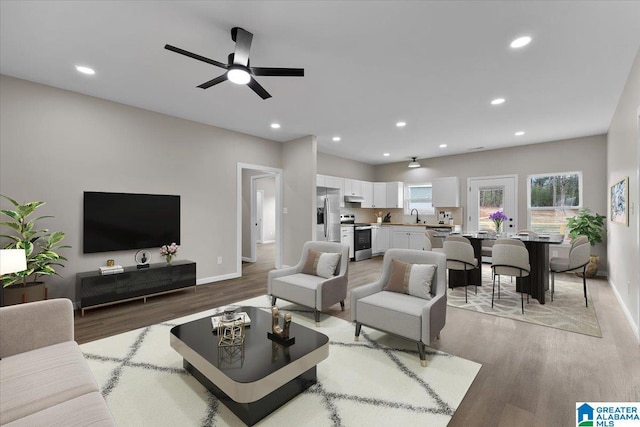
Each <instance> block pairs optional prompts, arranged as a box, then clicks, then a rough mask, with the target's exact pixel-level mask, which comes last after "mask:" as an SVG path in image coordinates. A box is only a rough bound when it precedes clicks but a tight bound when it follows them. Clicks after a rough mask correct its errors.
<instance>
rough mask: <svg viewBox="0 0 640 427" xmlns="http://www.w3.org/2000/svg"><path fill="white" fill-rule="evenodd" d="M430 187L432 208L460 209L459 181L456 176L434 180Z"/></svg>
mask: <svg viewBox="0 0 640 427" xmlns="http://www.w3.org/2000/svg"><path fill="white" fill-rule="evenodd" d="M431 185H432V204H433V206H434V207H437V208H452V207H460V179H459V178H458V177H457V176H452V177H448V178H437V179H434V180H433V181H431Z"/></svg>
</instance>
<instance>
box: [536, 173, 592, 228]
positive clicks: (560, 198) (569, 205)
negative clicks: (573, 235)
mask: <svg viewBox="0 0 640 427" xmlns="http://www.w3.org/2000/svg"><path fill="white" fill-rule="evenodd" d="M528 204H529V206H528V208H529V227H528V228H529V229H531V230H533V231H537V232H541V233H560V234H563V235H564V234H565V232H566V226H567V219H568V218H571V217H574V216H576V215H577V214H578V211H579V210H580V208H581V207H582V172H563V173H558V174H547V175H529V182H528Z"/></svg>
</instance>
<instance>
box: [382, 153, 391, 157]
mask: <svg viewBox="0 0 640 427" xmlns="http://www.w3.org/2000/svg"><path fill="white" fill-rule="evenodd" d="M390 155H391V154H390V153H384V154H383V156H385V157H389V156H390Z"/></svg>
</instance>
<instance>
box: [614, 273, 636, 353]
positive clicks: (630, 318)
mask: <svg viewBox="0 0 640 427" xmlns="http://www.w3.org/2000/svg"><path fill="white" fill-rule="evenodd" d="M609 285H610V286H611V289H613V294H614V295H615V296H616V299H617V300H618V304H619V305H620V307H621V308H622V312H623V313H624V315H625V317H626V318H627V321H628V322H629V325H631V330H632V331H633V334H634V335H635V336H636V339H637V340H638V343H640V329H638V325H636V322H635V320H634V318H633V316H631V313H629V309H628V308H627V306H626V305H625V304H624V301H622V297H621V296H620V294H619V293H618V289H617V288H616V286H615V285H614V284H613V282H611V280H609Z"/></svg>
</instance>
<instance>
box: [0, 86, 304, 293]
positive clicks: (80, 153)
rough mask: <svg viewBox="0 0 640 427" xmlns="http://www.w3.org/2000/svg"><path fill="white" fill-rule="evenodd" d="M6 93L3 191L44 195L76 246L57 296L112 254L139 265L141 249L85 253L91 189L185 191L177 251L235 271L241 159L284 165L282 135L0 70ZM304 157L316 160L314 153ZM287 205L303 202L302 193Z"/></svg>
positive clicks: (0, 141) (21, 196)
mask: <svg viewBox="0 0 640 427" xmlns="http://www.w3.org/2000/svg"><path fill="white" fill-rule="evenodd" d="M0 94H1V97H0V193H2V194H6V195H8V196H11V197H13V198H16V199H18V200H20V201H33V200H41V201H46V202H47V204H46V205H45V206H43V207H42V208H40V211H41V213H42V214H43V215H54V216H55V219H53V220H47V221H46V225H47V226H49V227H50V228H51V229H53V230H62V231H64V232H66V233H67V238H66V241H67V243H68V244H70V245H72V246H73V248H72V249H70V250H67V251H66V256H67V257H68V258H69V262H68V263H67V266H66V267H65V268H64V269H61V270H60V273H61V274H62V276H64V277H63V278H57V277H54V278H52V279H51V280H49V281H48V284H49V287H50V295H51V296H52V297H60V296H63V297H69V298H71V299H74V296H75V295H74V294H75V289H74V286H75V273H77V272H81V271H91V270H96V269H98V267H99V266H102V265H105V262H106V260H107V259H108V258H112V259H115V262H116V264H121V265H124V266H130V265H134V264H135V261H134V254H135V252H136V251H123V252H109V253H103V254H91V255H83V254H82V194H83V191H87V190H91V191H114V192H132V193H154V194H178V195H180V196H181V202H182V212H181V213H182V229H181V233H182V242H181V248H180V251H179V253H178V259H189V260H193V261H195V262H197V265H198V267H197V268H198V272H197V276H198V279H199V283H202V282H203V281H209V280H213V279H215V278H216V277H219V276H225V275H229V274H233V273H235V271H236V265H237V262H236V256H237V244H236V224H237V221H238V217H239V213H238V212H236V210H237V208H236V204H237V201H236V165H237V163H239V162H243V163H250V164H256V165H263V166H268V167H275V168H281V167H282V158H281V156H282V148H281V144H280V143H278V142H274V141H269V140H265V139H261V138H257V137H252V136H248V135H245V134H240V133H237V132H232V131H228V130H224V129H220V128H216V127H213V126H208V125H203V124H199V123H195V122H191V121H188V120H184V119H179V118H176V117H171V116H167V115H163V114H159V113H154V112H150V111H147V110H142V109H139V108H134V107H129V106H126V105H122V104H117V103H114V102H110V101H106V100H102V99H98V98H93V97H89V96H85V95H81V94H77V93H73V92H69V91H65V90H60V89H56V88H52V87H49V86H44V85H40V84H36V83H31V82H27V81H24V80H19V79H15V78H12V77H8V76H0ZM308 145H310V144H308ZM314 148H315V147H314ZM309 150H310V148H309ZM303 160H304V165H305V166H304V167H303V168H306V169H309V167H308V164H309V163H310V161H311V159H310V155H307V156H305V157H304V158H303ZM313 161H314V162H313V165H315V158H314V159H313ZM313 169H314V170H313V174H314V176H315V166H314V168H313ZM308 193H309V195H311V194H312V193H313V192H312V191H311V190H309V191H308ZM309 197H310V196H309ZM289 206H290V209H293V210H297V203H296V201H295V200H294V201H292V202H290V205H289ZM2 207H3V208H5V207H8V206H7V204H6V203H4V202H3V204H2ZM304 207H305V208H306V209H309V203H308V202H306V201H305V205H304ZM308 216H309V215H307V217H308ZM306 219H307V221H308V218H306ZM283 226H284V228H285V229H287V228H289V227H287V224H286V220H285V222H284V224H283ZM299 228H300V227H299V226H296V227H295V229H299ZM309 228H310V225H309ZM307 234H309V235H310V232H309V233H307ZM284 245H285V247H286V246H287V242H286V240H285V242H284ZM298 250H299V249H298ZM152 253H153V254H154V256H153V259H152V262H158V261H160V257H159V255H158V254H157V249H153V251H152ZM219 256H221V257H222V258H223V263H222V264H221V265H218V264H217V262H216V260H217V257H219Z"/></svg>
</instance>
